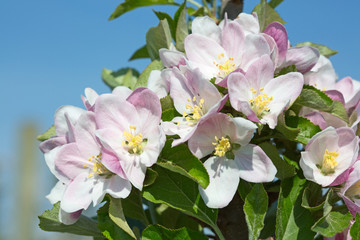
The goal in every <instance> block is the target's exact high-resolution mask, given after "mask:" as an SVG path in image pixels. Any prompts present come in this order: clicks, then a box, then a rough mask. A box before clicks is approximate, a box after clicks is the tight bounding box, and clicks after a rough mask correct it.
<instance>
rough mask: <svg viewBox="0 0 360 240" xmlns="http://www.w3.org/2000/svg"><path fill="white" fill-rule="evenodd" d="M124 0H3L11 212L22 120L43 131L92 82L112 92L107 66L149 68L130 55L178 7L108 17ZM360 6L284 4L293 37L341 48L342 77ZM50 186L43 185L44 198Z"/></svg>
mask: <svg viewBox="0 0 360 240" xmlns="http://www.w3.org/2000/svg"><path fill="white" fill-rule="evenodd" d="M120 2H122V1H115V0H107V1H99V0H97V1H95V0H86V1H85V0H77V1H70V0H61V1H60V0H52V1H49V0H46V1H45V0H35V1H26V0H16V1H15V0H14V1H11V0H5V1H3V2H2V4H1V7H0V35H1V37H0V96H1V98H0V99H1V103H0V107H1V110H2V111H1V113H2V114H1V120H0V123H1V124H0V131H1V135H0V136H1V137H0V176H1V177H0V191H2V196H5V197H1V195H0V202H1V204H0V210H4V211H5V215H6V214H7V215H8V216H9V215H11V211H12V210H11V208H6V206H7V205H9V206H10V205H11V202H13V200H14V196H13V193H14V191H13V190H11V189H12V188H13V187H12V186H13V185H12V184H11V183H12V182H13V181H15V180H16V176H17V169H16V164H17V162H16V159H17V157H18V155H17V153H18V152H17V148H18V146H17V142H18V135H19V129H18V128H19V126H20V125H21V124H22V123H24V122H27V121H32V122H34V123H35V124H36V125H37V126H38V133H39V134H40V133H41V132H43V131H45V130H46V129H47V128H48V127H49V126H51V124H52V123H53V116H54V112H55V110H56V109H57V108H58V107H60V106H61V105H75V106H82V102H81V99H80V96H81V94H83V91H84V89H85V88H86V87H91V88H93V89H95V90H96V91H97V92H99V93H105V92H109V88H108V87H107V86H106V85H105V84H104V83H103V82H102V81H101V71H102V68H104V67H106V68H109V69H113V70H116V69H118V68H121V67H134V68H136V69H138V70H140V71H141V70H143V69H144V68H145V66H146V65H147V64H148V63H149V61H148V60H136V61H132V62H128V61H127V60H128V59H129V57H130V56H131V54H132V53H133V52H134V51H135V50H136V49H137V48H139V47H141V46H142V45H143V44H144V43H145V34H146V31H147V29H149V28H150V27H152V26H155V25H157V24H158V20H157V18H156V16H155V15H154V14H153V13H152V11H151V9H156V10H161V11H168V12H169V11H170V12H171V14H173V12H174V11H175V10H176V8H175V7H172V6H154V7H147V8H142V9H137V10H135V11H133V12H130V13H127V14H125V15H123V16H121V17H120V18H118V19H116V20H113V21H110V22H109V21H108V20H107V18H108V17H109V15H110V14H111V13H112V11H113V10H114V9H115V8H116V6H117V5H118V4H119V3H120ZM257 3H258V1H257V0H256V1H255V0H248V1H247V0H245V9H244V12H247V13H249V12H250V11H251V10H252V9H253V7H254V6H255V5H256V4H257ZM359 9H360V2H359V1H356V0H348V1H343V2H341V3H340V2H339V1H329V0H316V1H311V0H291V1H290V0H285V1H284V2H283V3H282V4H281V5H280V6H279V7H278V8H277V11H278V12H279V13H280V15H281V16H282V17H283V19H284V20H285V21H286V22H287V24H286V25H285V26H286V28H287V31H288V35H289V39H290V41H291V43H292V44H296V43H299V42H304V41H312V42H315V43H319V44H324V45H327V46H329V47H330V48H332V49H335V50H338V51H339V53H338V54H337V55H335V56H333V57H331V60H332V62H333V65H334V67H335V70H336V72H337V74H338V76H339V79H341V78H343V77H345V76H351V77H353V78H354V79H357V80H360V61H359V56H360V40H359V39H360V27H359V23H360V15H359V14H358V10H359ZM39 166H40V169H43V170H41V171H47V170H46V166H45V163H44V162H43V158H42V156H41V155H39ZM34 174H36V173H34ZM42 176H43V175H42ZM45 176H48V175H46V174H45ZM43 177H44V176H43ZM41 181H43V180H40V182H41ZM45 181H46V180H45ZM8 183H9V184H8ZM4 184H5V186H4ZM49 188H50V187H49V186H45V187H42V188H41V189H40V190H39V196H40V199H43V197H44V195H45V194H46V193H47V191H48V190H49ZM47 207H48V206H47ZM2 208H3V209H2ZM2 216H3V214H2ZM1 224H2V225H1ZM3 224H4V218H2V217H0V228H2V227H3Z"/></svg>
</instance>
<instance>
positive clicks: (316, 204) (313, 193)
mask: <svg viewBox="0 0 360 240" xmlns="http://www.w3.org/2000/svg"><path fill="white" fill-rule="evenodd" d="M321 195H322V188H321V186H320V185H318V184H316V183H313V182H310V183H309V184H308V187H306V189H305V191H304V193H303V196H302V203H301V206H302V207H303V208H306V209H308V210H310V211H311V212H316V211H319V210H321V211H322V214H323V216H325V215H327V214H329V212H330V211H331V209H332V205H333V197H334V192H333V190H332V189H330V190H329V192H328V193H327V194H326V198H325V200H324V201H323V202H321V200H322V199H323V198H322V197H321Z"/></svg>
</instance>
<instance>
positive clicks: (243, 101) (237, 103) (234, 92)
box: [228, 73, 259, 122]
mask: <svg viewBox="0 0 360 240" xmlns="http://www.w3.org/2000/svg"><path fill="white" fill-rule="evenodd" d="M250 88H252V85H251V82H250V81H248V80H247V79H246V78H245V76H244V75H243V74H241V73H233V74H231V75H230V76H229V79H228V90H229V99H230V103H231V106H232V107H233V108H234V109H235V110H237V111H239V112H242V113H244V114H245V115H246V116H247V117H248V118H249V119H250V120H252V121H257V122H259V119H258V118H257V117H256V115H255V113H254V111H253V110H252V109H251V106H250V103H249V100H250V99H251V98H252V96H250V93H251V92H250Z"/></svg>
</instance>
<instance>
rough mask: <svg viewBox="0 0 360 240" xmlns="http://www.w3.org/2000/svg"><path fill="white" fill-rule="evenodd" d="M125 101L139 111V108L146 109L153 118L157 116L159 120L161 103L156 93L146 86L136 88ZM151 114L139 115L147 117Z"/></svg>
mask: <svg viewBox="0 0 360 240" xmlns="http://www.w3.org/2000/svg"><path fill="white" fill-rule="evenodd" d="M127 101H128V102H130V103H131V104H133V105H134V106H135V108H136V109H137V110H138V111H140V109H146V110H148V111H147V112H148V113H151V115H153V116H154V117H155V118H158V120H159V122H160V118H161V103H160V99H159V98H158V96H156V94H155V93H154V92H153V91H151V90H150V89H147V88H142V87H141V88H137V89H135V91H133V93H132V94H131V95H130V96H129V97H128V98H127ZM153 116H141V117H143V118H149V117H151V118H152V117H153Z"/></svg>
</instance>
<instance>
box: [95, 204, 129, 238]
mask: <svg viewBox="0 0 360 240" xmlns="http://www.w3.org/2000/svg"><path fill="white" fill-rule="evenodd" d="M109 206H110V203H109V202H107V203H106V204H105V205H104V206H102V207H101V208H100V209H99V210H98V212H97V217H98V228H99V229H100V231H101V232H102V233H103V235H104V236H105V237H106V238H107V239H108V240H117V239H122V240H133V239H134V237H131V236H130V235H129V234H128V233H126V232H125V231H124V230H123V229H121V228H120V227H119V226H118V225H117V224H116V223H115V222H114V221H113V220H111V218H110V216H109ZM113 218H114V216H113Z"/></svg>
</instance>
